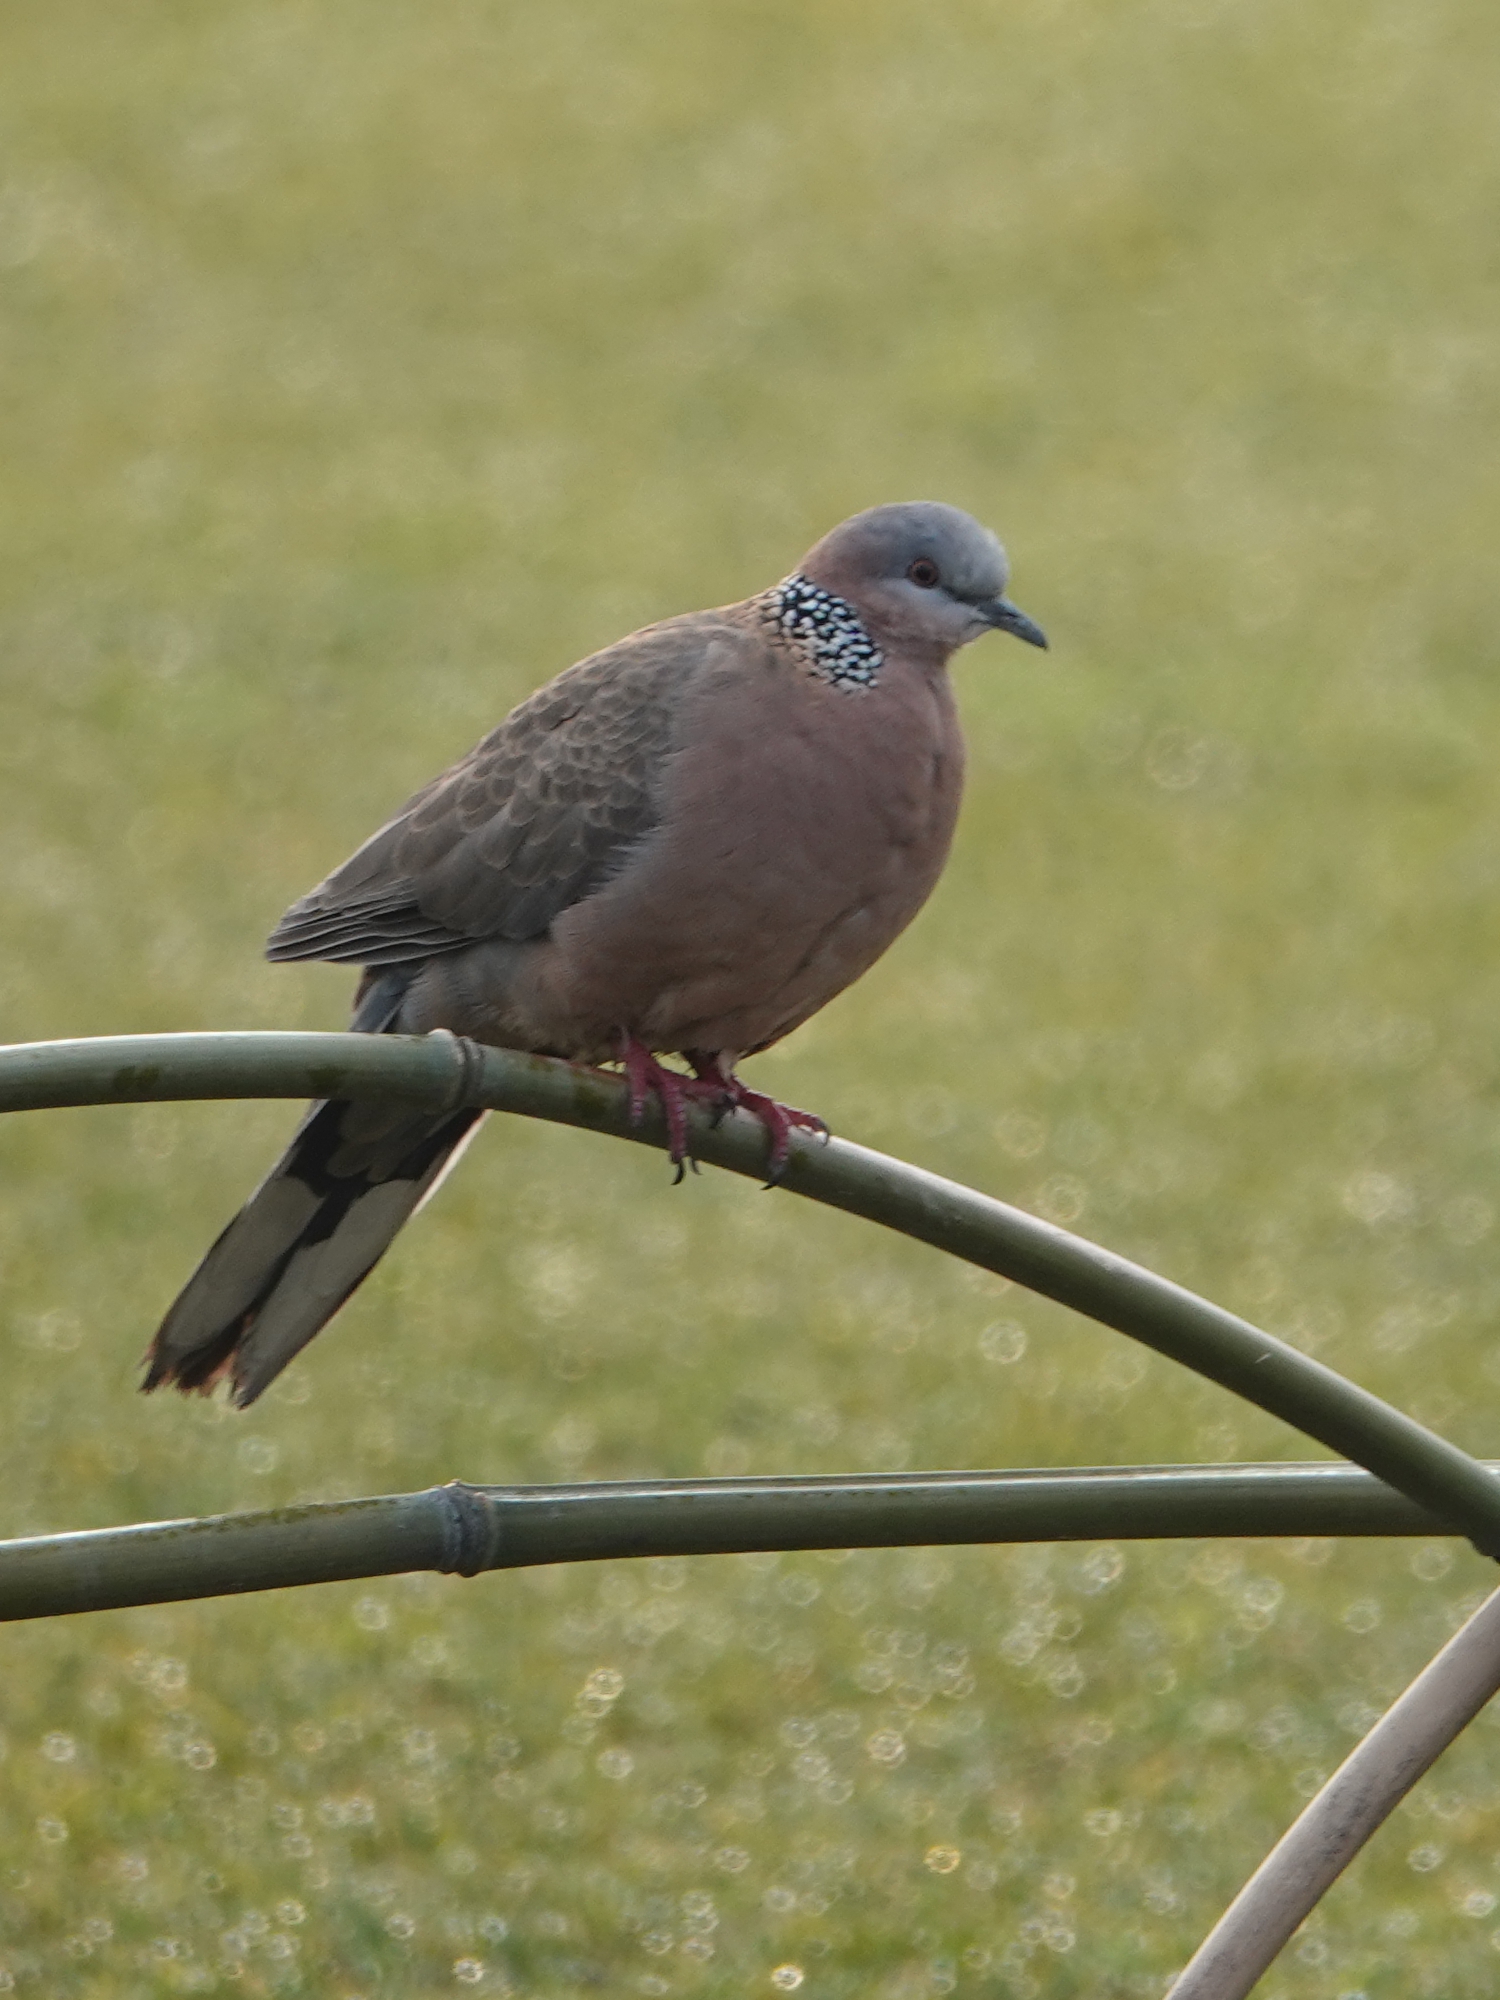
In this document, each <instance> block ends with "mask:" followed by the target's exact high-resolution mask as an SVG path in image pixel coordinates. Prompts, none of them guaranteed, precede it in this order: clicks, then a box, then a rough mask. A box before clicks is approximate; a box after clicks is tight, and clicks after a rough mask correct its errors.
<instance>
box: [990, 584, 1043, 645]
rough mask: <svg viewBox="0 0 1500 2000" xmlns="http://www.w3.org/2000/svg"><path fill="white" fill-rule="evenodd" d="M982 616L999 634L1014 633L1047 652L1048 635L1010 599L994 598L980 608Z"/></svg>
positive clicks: (1028, 643)
mask: <svg viewBox="0 0 1500 2000" xmlns="http://www.w3.org/2000/svg"><path fill="white" fill-rule="evenodd" d="M979 613H980V616H981V617H982V618H983V619H984V620H985V622H986V623H987V624H990V625H993V626H994V628H995V630H996V631H997V632H1014V634H1015V635H1016V637H1017V638H1018V639H1024V640H1025V641H1026V643H1027V645H1028V646H1040V647H1041V649H1042V651H1043V652H1044V653H1045V652H1046V650H1047V635H1046V633H1045V632H1044V631H1043V630H1042V628H1041V626H1040V625H1038V624H1037V623H1036V622H1035V620H1034V619H1031V618H1028V617H1027V616H1026V613H1025V612H1024V611H1022V610H1020V609H1019V608H1018V607H1017V606H1016V605H1014V604H1012V603H1011V601H1010V599H1009V598H1008V597H992V598H991V599H990V601H989V603H988V604H981V605H980V606H979Z"/></svg>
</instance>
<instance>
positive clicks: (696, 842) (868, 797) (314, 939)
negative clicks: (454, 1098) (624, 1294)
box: [141, 501, 1047, 1408]
mask: <svg viewBox="0 0 1500 2000" xmlns="http://www.w3.org/2000/svg"><path fill="white" fill-rule="evenodd" d="M1009 577H1010V570H1009V563H1008V560H1007V558H1006V554H1005V551H1004V549H1003V548H1002V546H1001V544H1000V543H999V541H998V540H997V539H996V537H995V536H994V535H993V534H992V533H991V532H990V530H989V529H988V528H986V527H984V526H982V525H981V524H980V523H979V522H978V521H977V520H975V519H974V518H973V517H972V516H971V515H969V514H966V513H963V512H961V511H960V510H959V509H958V508H956V507H951V506H946V505H943V504H941V503H939V502H936V501H912V502H904V503H898V504H894V505H886V506H878V507H871V508H868V509H866V510H865V511H864V512H862V513H858V514H855V515H853V516H852V517H851V518H850V519H848V520H846V521H844V522H842V523H841V524H840V525H839V526H838V527H836V528H834V529H833V530H832V531H831V533H829V534H827V535H825V536H824V537H823V538H822V540H820V541H819V542H817V543H816V544H815V545H814V546H813V548H811V549H810V550H809V551H808V553H807V554H806V555H805V556H804V557H803V558H802V561H801V562H800V563H799V564H798V565H797V568H796V569H795V570H794V571H793V572H792V573H791V574H790V575H789V576H787V577H785V578H784V579H783V580H782V581H781V582H779V583H777V584H774V585H773V586H772V587H771V588H770V589H768V590H764V591H761V592H760V593H759V594H758V595H756V596H753V597H750V598H747V599H746V600H744V601H743V602H741V603H737V604H731V605H727V606H724V607H722V608H720V609H718V610H712V611H700V612H691V613H688V614H687V615H685V616H681V617H676V618H668V619H666V620H665V621H664V622H662V623H660V624H654V625H648V626H646V627H644V628H643V629H642V630H640V631H638V632H635V633H633V634H631V635H630V636H629V637H628V638H625V639H622V640H620V641H619V642H618V643H617V644H615V645H612V646H608V647H606V648H605V649H604V650H603V651H602V652H598V653H594V654H592V655H590V656H589V657H588V658H587V659H584V660H581V661H579V662H578V664H577V665H575V666H572V667H569V668H567V669H566V670H565V671H564V672H562V673H560V674H559V675H557V677H556V678H555V679H554V680H551V681H549V682H548V683H547V684H546V685H545V686H544V687H542V688H540V689H538V691H537V692H536V693H534V694H532V695H530V696H529V697H528V698H527V699H526V700H524V701H523V702H521V704H520V705H519V707H517V708H516V709H514V710H513V711H512V712H511V714H510V715H509V716H507V718H506V719H505V720H504V721H503V722H502V723H501V724H500V725H499V727H498V728H496V729H494V730H492V731H491V732H490V734H489V735H487V736H486V737H484V738H483V740H482V741H481V742H480V743H479V744H477V745H476V747H475V748H474V749H473V750H471V751H470V752H469V754H468V755H467V756H466V757H463V758H461V759H460V760H459V762H458V763H456V764H454V765H453V766H452V767H451V768H450V769H449V770H447V771H445V772H444V773H443V774H442V775H441V776H440V777H438V778H435V779H434V780H433V781H432V782H431V783H430V784H428V785H425V786H424V787H423V788H422V790H420V791H419V792H417V793H416V794H415V796H414V797H413V798H411V799H410V800H409V801H408V802H407V803H406V804H405V805H404V806H403V807H402V808H401V810H400V811H399V812H398V813H396V815H395V816H394V818H392V819H390V820H388V821H387V822H386V823H385V825H384V826H382V827H381V828H380V829H379V830H378V831H377V832H376V833H375V834H374V835H373V836H372V837H371V838H370V839H369V840H367V841H366V842H365V843H364V845H363V846H362V847H360V848H359V849H358V850H357V851H356V852H355V853H354V854H353V855H352V856H351V858H350V859H349V860H347V861H346V862H344V863H343V865H342V866H341V867H339V868H337V869H335V870H334V872H333V873H332V874H331V875H329V876H328V877H327V878H326V880H324V881H323V882H320V883H319V884H318V886H317V887H316V888H315V889H313V890H311V891H310V892H309V893H308V894H307V895H305V896H303V897H302V898H301V899H300V900H299V901H297V902H295V903H293V904H292V906H291V908H290V909H289V910H288V911H287V912H286V914H285V915H284V916H283V917H282V919H281V921H280V922H279V923H278V924H277V925H276V927H275V929H274V930H273V931H272V933H271V936H270V939H269V941H268V943H267V946H266V956H267V957H268V958H270V959H271V960H273V961H276V962H281V963H284V962H291V961H297V960H324V961H331V962H333V963H335V964H341V965H350V966H357V967H359V968H360V969H361V971H360V980H359V985H358V988H357V991H356V994H355V1000H354V1012H353V1019H352V1021H351V1024H350V1025H351V1027H352V1028H353V1029H354V1030H356V1031H357V1032H359V1033H362V1034H372V1035H375V1034H414V1035H420V1034H427V1033H431V1032H432V1031H434V1030H445V1031H447V1032H448V1033H450V1034H453V1035H456V1036H462V1037H466V1038H467V1039H469V1040H471V1041H475V1042H480V1043H485V1044H490V1045H494V1046H498V1047H502V1048H512V1049H520V1050H528V1051H531V1052H534V1053H538V1054H545V1055H551V1056H558V1057H562V1058H564V1059H566V1060H568V1061H570V1062H574V1063H580V1064H587V1065H601V1064H611V1063H617V1064H620V1065H622V1066H623V1069H624V1071H625V1074H626V1077H627V1079H628V1084H629V1102H630V1111H631V1117H632V1119H633V1120H637V1121H638V1120H639V1118H640V1116H641V1115H642V1112H643V1110H644V1108H645V1105H646V1103H647V1101H648V1100H649V1098H650V1097H651V1096H653V1095H654V1096H656V1097H657V1098H658V1100H659V1101H660V1104H661V1107H662V1110H663V1113H664V1115H665V1120H666V1125H667V1129H668V1136H669V1147H670V1152H671V1157H672V1160H673V1162H674V1164H675V1165H676V1167H677V1174H678V1178H679V1179H681V1176H682V1169H683V1165H684V1163H685V1161H686V1160H687V1155H688V1133H687V1106H688V1105H689V1104H690V1103H693V1102H699V1101H702V1102H706V1103H708V1104H710V1105H711V1106H712V1107H713V1108H714V1110H715V1111H716V1113H722V1112H724V1111H727V1110H728V1109H730V1108H732V1107H738V1108H741V1109H744V1110H746V1111H748V1112H750V1113H751V1114H753V1115H754V1116H755V1117H757V1118H759V1119H760V1121H761V1123H762V1124H763V1125H764V1126H765V1128H766V1132H767V1142H768V1177H769V1180H771V1181H774V1180H776V1179H777V1178H778V1177H779V1175H780V1173H781V1171H782V1169H783V1168H784V1167H785V1165H786V1163H787V1159H788V1155H789V1152H790V1148H791V1142H792V1135H793V1133H794V1132H798V1131H805V1132H808V1133H811V1134H817V1133H824V1134H826V1127H825V1126H824V1125H823V1122H822V1120H821V1119H819V1118H817V1117H815V1116H814V1115H813V1114H811V1113H808V1112H804V1111H798V1110H795V1109H793V1108H792V1107H790V1106H787V1105H782V1104H779V1103H777V1102H776V1101H775V1100H774V1099H772V1098H770V1097H768V1096H765V1095H763V1094H762V1093H761V1092H758V1091H754V1090H752V1089H750V1088H749V1087H748V1086H747V1085H745V1084H744V1083H742V1082H741V1080H740V1079H739V1077H738V1075H737V1073H736V1068H737V1065H738V1063H739V1062H740V1061H741V1059H742V1058H744V1057H746V1056H749V1055H754V1054H756V1053H757V1052H759V1051H761V1050H763V1049H768V1048H770V1047H772V1045H773V1044H775V1043H777V1042H779V1041H781V1040H782V1038H783V1037H784V1036H786V1035H789V1034H790V1033H791V1032H792V1030H793V1029H794V1028H796V1027H798V1026H799V1025H800V1024H801V1023H802V1022H804V1021H806V1020H807V1019H808V1018H809V1016H811V1015H812V1014H815V1013H816V1012H817V1011H818V1009H819V1008H821V1007H823V1006H824V1005H826V1003H827V1002H828V1001H830V1000H831V999H833V998H834V996H835V995H836V994H838V993H840V992H842V991H843V990H844V988H845V987H847V986H849V985H850V984H851V983H852V982H853V981H854V980H856V979H857V978H859V976H860V975H861V974H862V973H863V972H865V971H866V970H868V968H869V967H870V966H871V965H873V964H874V962H875V961H876V959H878V958H879V957H880V955H881V954H882V953H883V952H884V951H885V950H886V948H887V946H889V945H890V944H891V943H892V942H893V940H894V939H895V938H896V937H897V936H898V935H899V933H900V932H901V931H903V930H904V929H905V928H906V926H907V924H909V923H910V921H911V919H912V918H913V917H914V916H915V915H916V913H917V911H918V910H919V909H920V908H921V906H922V905H923V903H925V902H926V900H927V898H928V895H929V894H930V892H931V891H932V889H933V887H934V886H935V884H936V882H937V880H938V877H939V875H940V874H941V872H942V869H943V865H944V863H945V861H946V859H947V856H948V851H949V846H950V843H951V840H952V837H953V831H954V825H955V822H956V819H957V815H958V808H959V799H960V793H961V791H962V786H963V768H964V745H963V737H962V734H961V732H960V728H959V723H958V718H957V714H956V710H955V706H954V699H953V690H952V686H951V683H950V680H949V676H948V671H947V670H948V664H949V661H950V660H951V658H952V657H953V655H954V654H955V653H956V652H957V651H958V650H959V648H960V647H962V646H966V645H967V644H968V643H969V642H970V641H971V640H974V639H977V638H979V637H980V636H981V635H982V634H984V633H987V632H992V631H999V632H1006V633H1011V634H1013V635H1014V636H1015V637H1016V638H1018V639H1021V640H1024V641H1025V642H1026V643H1028V644H1029V645H1032V646H1038V647H1045V646H1046V645H1047V639H1046V637H1045V635H1044V633H1043V632H1042V630H1041V628H1040V626H1038V625H1036V624H1035V623H1033V621H1032V620H1031V619H1030V618H1028V617H1027V616H1026V614H1025V613H1024V612H1023V611H1021V610H1019V609H1018V608H1017V607H1016V605H1015V604H1013V603H1012V602H1011V600H1010V599H1009V598H1008V597H1007V596H1006V594H1005V593H1006V590H1007V587H1008V584H1009ZM664 1055H677V1056H680V1057H681V1058H682V1059H683V1060H684V1061H685V1062H686V1063H687V1065H688V1068H687V1070H686V1071H685V1070H683V1069H680V1068H676V1067H673V1066H670V1065H668V1064H666V1063H663V1062H662V1061H661V1058H662V1057H663V1056H664ZM482 1116H483V1114H482V1112H480V1111H478V1110H476V1109H471V1108H463V1109H459V1110H456V1111H450V1112H446V1113H434V1112H431V1111H422V1110H418V1109H415V1108H414V1107H412V1106H411V1105H409V1104H406V1105H402V1104H396V1103H390V1102H378V1101H344V1100H331V1101H327V1102H323V1103H318V1104H314V1105H312V1106H311V1107H310V1108H309V1110H308V1112H307V1114H306V1116H305V1117H304V1119H303V1121H302V1123H301V1125H300V1126H299V1127H298V1128H297V1131H296V1133H295V1134H294V1136H293V1138H292V1141H291V1144H290V1146H289V1147H288V1149H287V1151H286V1153H285V1154H284V1156H283V1157H282V1159H281V1160H280V1161H279V1162H278V1163H277V1165H276V1166H275V1167H273V1168H272V1170H271V1172H270V1174H269V1175H268V1176H267V1178H266V1179H265V1180H264V1181H263V1182H262V1183H261V1185H260V1187H259V1188H258V1189H257V1190H256V1192H255V1193H254V1194H253V1195H252V1196H251V1197H250V1199H249V1201H248V1202H247V1203H246V1204H245V1206H244V1207H243V1208H242V1209H241V1210H240V1212H239V1214H238V1215H237V1216H235V1218H234V1219H233V1221H231V1222H230V1223H229V1225H228V1227H227V1228H226V1229H225V1230H224V1231H223V1232H222V1234H221V1235H220V1236H219V1238H218V1239H217V1241H216V1242H215V1243H214V1244H213V1246H212V1248H211V1249H210V1250H209V1251H208V1253H207V1255H206V1256H205V1257H204V1259H203V1261H202V1262H201V1263H200V1265H199V1266H198V1268H197V1270H196V1271H195V1272H194V1273H193V1275H192V1277H191V1278H190V1279H189V1280H188V1282H187V1284H186V1285H185V1287H184V1288H183V1290H182V1292H181V1293H180V1294H179V1296H178V1298H177V1299H176V1301H175V1302H174V1304H173V1305H172V1306H171V1308H170V1309H169V1311H168V1312H167V1314H166V1316H165V1318H164V1319H163V1321H162V1323H161V1326H160V1328H159V1330H158V1332H157V1333H156V1336H155V1338H154V1339H153V1341H152V1343H151V1345H150V1348H149V1349H148V1351H147V1354H146V1357H145V1362H144V1367H145V1375H144V1378H143V1380H142V1384H141V1386H142V1388H143V1389H144V1390H147V1391H150V1390H154V1389H157V1388H159V1387H161V1386H162V1385H163V1384H172V1385H175V1386H176V1387H177V1388H179V1389H181V1390H183V1391H185V1392H188V1391H200V1392H202V1393H205V1394H207V1393H209V1392H211V1391H212V1390H213V1389H214V1387H215V1386H216V1385H217V1384H218V1383H219V1382H220V1381H221V1380H222V1379H224V1378H225V1377H226V1376H227V1377H228V1380H229V1394H230V1398H231V1401H232V1402H233V1403H235V1404H236V1405H238V1406H239V1407H240V1408H244V1407H246V1406H248V1405H249V1404H250V1403H253V1402H254V1401H255V1399H256V1398H257V1397H258V1396H260V1395H261V1394H262V1392H263V1391H264V1390H265V1389H266V1388H267V1386H268V1385H269V1384H270V1383H271V1382H272V1381H273V1380H274V1379H275V1377H276V1376H277V1375H278V1374H279V1373H280V1372H281V1370H282V1369H283V1368H285V1367H286V1365H287V1364H288V1362H289V1361H291V1360H292V1358H293V1357H294V1356H295V1355H296V1354H297V1353H298V1352H299V1351H300V1350H301V1349H302V1348H303V1347H304V1346H305V1345H306V1344H307V1342H308V1341H310V1340H311V1339H312V1337H313V1336H314V1334H316V1333H317V1332H318V1331H319V1329H320V1328H321V1327H323V1326H324V1325H326V1323H327V1322H328V1321H329V1320H330V1319H331V1318H332V1317H333V1315H334V1314H335V1313H336V1312H337V1311H338V1310H339V1308H340V1306H342V1305H343V1303H344V1301H345V1300H346V1299H347V1298H348V1297H349V1295H350V1294H351V1293H352V1292H353V1291H354V1289H355V1288H356V1287H357V1286H358V1285H359V1284H360V1283H361V1282H362V1281H363V1280H364V1278H365V1277H367V1276H368V1274H369V1272H370V1271H371V1270H372V1269H373V1268H374V1266H375V1264H376V1263H377V1262H378V1260H379V1259H380V1257H381V1256H382V1255H383V1253H384V1252H385V1250H386V1248H387V1247H388V1245H389V1244H390V1243H391V1241H392V1240H393V1238H394V1237H395V1235H396V1234H397V1232H398V1231H399V1230H400V1228H401V1227H402V1225H403V1224H404V1223H405V1222H406V1221H407V1219H408V1218H409V1217H410V1216H411V1215H412V1214H413V1213H415V1211H416V1210H417V1208H418V1207H419V1206H420V1205H421V1204H422V1203H423V1201H425V1200H426V1199H428V1198H429V1197H430V1196H431V1195H432V1193H433V1192H435V1190H436V1187H437V1185H438V1182H439V1181H440V1180H441V1179H442V1177H443V1176H444V1175H445V1173H446V1172H447V1171H448V1170H450V1169H451V1167H452V1166H453V1165H454V1164H455V1163H456V1160H457V1158H458V1155H459V1153H460V1152H461V1151H462V1149H463V1147H464V1146H465V1145H466V1144H467V1143H468V1141H469V1140H470V1139H471V1138H472V1137H473V1135H474V1132H475V1130H476V1128H477V1126H478V1123H479V1121H480V1118H481V1117H482Z"/></svg>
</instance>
